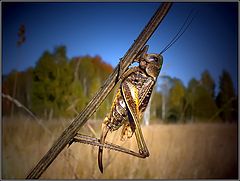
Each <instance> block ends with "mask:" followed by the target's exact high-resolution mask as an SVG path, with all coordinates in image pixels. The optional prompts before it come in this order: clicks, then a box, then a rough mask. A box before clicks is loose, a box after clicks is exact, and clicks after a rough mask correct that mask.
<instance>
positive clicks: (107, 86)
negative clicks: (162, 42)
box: [26, 3, 172, 179]
mask: <svg viewBox="0 0 240 181" xmlns="http://www.w3.org/2000/svg"><path fill="white" fill-rule="evenodd" d="M171 5H172V3H162V5H161V6H160V7H159V8H158V10H157V11H156V13H155V14H154V15H153V17H152V18H151V20H150V21H149V23H148V24H147V25H146V26H145V28H144V29H143V31H142V32H141V34H140V35H139V36H138V38H137V39H136V41H134V43H133V44H132V46H131V47H130V49H129V50H128V51H127V53H126V54H125V55H124V57H123V58H122V59H121V62H120V63H121V66H120V63H119V64H118V66H117V67H116V68H115V69H114V71H113V73H112V74H111V75H110V76H109V77H108V79H107V80H106V81H105V83H104V85H103V86H102V87H101V88H100V89H99V91H98V92H97V93H96V94H95V96H94V97H93V98H92V99H91V100H90V102H89V103H88V105H87V106H86V107H85V109H84V110H83V111H82V112H80V113H79V114H78V115H77V116H76V118H75V119H74V120H73V122H72V123H71V125H70V126H69V127H68V128H66V129H65V131H64V132H63V133H62V135H61V136H60V137H59V138H58V139H57V140H56V141H55V142H54V143H53V145H52V147H51V148H50V150H49V151H48V152H47V153H46V154H45V155H44V156H43V158H42V159H41V160H40V161H39V162H38V164H37V165H36V166H35V167H34V168H33V169H32V170H31V172H30V173H29V174H28V176H27V177H26V178H27V179H37V178H39V177H40V176H41V175H42V173H43V172H44V171H45V170H46V169H47V168H48V166H49V165H50V164H51V163H52V162H53V161H54V159H55V158H56V157H57V156H58V154H59V153H60V152H61V151H62V150H63V149H64V148H65V146H66V145H67V144H68V143H69V142H70V140H71V139H72V138H73V137H74V136H75V135H76V133H77V132H78V130H79V129H80V128H81V127H82V126H83V125H84V124H85V123H86V122H87V120H88V119H89V118H90V117H91V116H92V115H93V113H94V112H96V110H97V108H98V107H99V106H100V105H101V103H102V102H103V101H104V100H105V98H106V97H107V95H108V94H109V93H110V92H111V90H112V89H113V87H114V86H115V85H116V84H117V82H118V81H119V77H120V76H119V70H120V67H121V70H120V72H121V73H124V72H125V71H126V69H127V68H128V66H129V65H130V64H131V63H132V61H133V59H134V58H135V56H136V55H137V53H138V52H139V51H140V50H141V49H142V47H143V46H144V45H145V44H146V42H147V41H148V39H149V38H150V37H151V35H152V34H153V32H154V31H155V30H156V28H157V27H158V25H159V24H160V22H161V21H162V20H163V18H164V17H165V16H166V14H167V12H168V10H169V9H170V7H171Z"/></svg>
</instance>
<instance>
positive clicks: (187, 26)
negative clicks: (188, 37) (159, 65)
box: [160, 10, 197, 54]
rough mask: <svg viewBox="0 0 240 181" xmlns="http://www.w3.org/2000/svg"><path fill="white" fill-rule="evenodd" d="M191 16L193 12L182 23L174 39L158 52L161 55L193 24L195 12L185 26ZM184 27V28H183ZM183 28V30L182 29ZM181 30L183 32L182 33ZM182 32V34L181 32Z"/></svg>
mask: <svg viewBox="0 0 240 181" xmlns="http://www.w3.org/2000/svg"><path fill="white" fill-rule="evenodd" d="M192 14H193V10H192V11H191V12H190V13H189V15H188V17H187V18H186V20H185V21H184V23H183V25H182V26H181V28H180V29H179V31H178V33H177V34H176V35H175V36H174V38H173V39H172V40H171V41H170V42H169V43H168V45H167V46H166V47H165V48H164V49H163V50H162V51H161V52H160V54H163V53H164V52H165V51H167V50H168V49H169V48H170V47H171V46H172V45H173V44H174V43H176V41H177V40H178V39H179V38H180V37H181V36H182V35H183V34H184V33H185V32H186V30H187V29H188V28H189V26H190V25H191V23H192V22H193V20H194V18H195V17H196V14H197V12H195V14H193V16H192V18H191V19H190V21H189V23H188V24H187V25H186V23H187V22H188V19H189V17H190V16H191V15H192ZM185 25H186V26H185ZM183 28H184V29H183ZM182 29H183V31H182ZM181 31H182V32H181Z"/></svg>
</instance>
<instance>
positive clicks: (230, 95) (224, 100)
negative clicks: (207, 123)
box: [216, 70, 238, 122]
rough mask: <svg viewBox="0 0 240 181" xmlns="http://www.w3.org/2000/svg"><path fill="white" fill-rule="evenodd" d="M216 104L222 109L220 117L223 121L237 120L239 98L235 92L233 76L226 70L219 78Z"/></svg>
mask: <svg viewBox="0 0 240 181" xmlns="http://www.w3.org/2000/svg"><path fill="white" fill-rule="evenodd" d="M216 102H217V105H218V107H219V109H221V112H220V117H221V118H222V120H223V121H230V122H232V121H236V120H237V114H238V113H237V112H238V110H237V109H238V108H237V96H236V95H235V92H234V87H233V81H232V79H231V76H230V74H229V73H228V72H227V71H226V70H223V72H222V74H221V76H220V78H219V93H218V95H217V98H216Z"/></svg>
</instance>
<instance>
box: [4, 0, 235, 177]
mask: <svg viewBox="0 0 240 181" xmlns="http://www.w3.org/2000/svg"><path fill="white" fill-rule="evenodd" d="M160 4H161V3H146V2H144V3H133V2H131V3H130V2H127V3H66V2H65V3H11V2H4V3H2V43H3V44H2V50H3V52H2V132H3V137H2V148H3V151H2V177H3V178H5V179H7V178H11V179H14V178H18V179H19V178H25V177H26V175H27V173H29V171H30V170H31V168H33V167H34V166H35V164H36V163H37V161H38V160H39V159H40V158H41V157H42V156H43V155H44V154H45V153H46V151H48V149H49V148H50V147H51V145H52V143H53V142H54V140H56V139H57V138H58V136H59V135H60V134H61V132H62V131H63V130H64V129H65V128H66V127H67V126H68V125H69V124H70V123H71V121H72V119H73V118H74V117H75V116H76V115H77V113H79V112H80V111H81V110H82V109H83V108H84V107H85V106H86V104H87V103H88V101H89V100H90V99H91V97H92V96H93V95H94V94H95V92H96V91H97V90H98V89H99V88H100V87H101V85H102V84H103V82H104V81H105V80H106V78H107V77H108V75H109V74H110V73H111V72H112V71H113V69H114V67H115V66H116V65H117V64H118V62H119V59H120V58H121V57H123V56H124V54H125V52H126V51H127V50H128V48H129V47H130V46H131V45H132V43H133V42H134V40H135V39H136V38H137V36H138V35H139V34H140V32H141V31H142V29H143V28H144V26H145V25H146V24H147V22H148V21H149V20H150V18H151V17H152V15H153V14H154V12H155V11H156V10H157V8H158V7H159V6H160ZM191 11H194V12H196V17H195V19H194V21H193V22H192V24H191V25H190V27H189V28H188V29H187V31H186V32H185V33H184V34H183V35H182V37H181V38H180V39H179V40H178V41H177V42H176V43H175V44H174V45H173V46H171V47H170V48H169V49H168V50H167V51H166V52H164V54H163V57H164V64H163V67H162V71H161V73H160V76H159V78H158V80H157V82H156V86H155V89H154V91H153V95H152V99H151V101H150V104H149V106H148V109H147V110H146V113H145V114H144V117H143V120H142V122H141V124H142V129H143V133H144V137H145V140H146V143H147V145H148V147H149V150H150V154H151V155H150V157H149V158H147V159H139V158H134V157H132V156H129V155H124V154H122V153H114V152H113V151H105V152H104V167H105V172H104V174H101V173H100V172H99V170H98V166H97V148H96V147H92V146H89V145H81V144H73V145H71V146H70V147H69V148H66V149H64V150H63V152H62V153H61V154H60V155H59V156H58V157H57V159H56V160H55V161H54V162H53V163H52V165H51V166H50V167H49V169H48V170H47V171H46V172H45V173H44V174H43V175H42V177H41V178H46V179H81V178H84V179H105V178H110V179H129V178H133V179H134V178H136V179H150V178H152V179H185V178H193V179H194V178H218V179H223V178H237V177H238V142H237V135H238V134H237V133H238V132H237V131H238V130H237V126H238V51H237V48H238V46H237V45H238V3H235V2H231V3H174V4H173V6H172V8H171V9H170V11H169V13H168V14H167V16H166V17H165V19H164V21H163V22H162V23H161V24H160V26H159V27H158V29H157V30H156V31H155V33H154V34H153V35H152V37H151V38H150V40H149V41H148V42H147V44H148V45H149V46H150V48H149V52H150V53H159V52H160V51H161V50H163V49H164V47H166V46H167V44H168V43H169V42H170V41H171V40H172V38H173V37H174V36H175V35H176V33H177V32H178V30H179V29H180V28H181V26H182V24H183V23H184V21H185V19H186V18H187V16H188V15H189V13H190V12H191ZM135 65H136V64H135ZM115 91H116V88H115V89H114V90H113V91H112V92H111V93H110V94H109V95H108V97H107V99H106V100H105V101H104V102H103V104H102V105H101V106H100V108H99V110H98V111H97V112H96V113H95V114H94V115H93V116H92V117H91V119H90V120H89V121H88V123H87V124H86V125H85V126H84V127H83V129H81V130H80V132H81V133H84V134H88V135H93V136H96V137H99V135H100V131H101V130H100V128H101V122H102V120H103V119H104V117H105V116H106V114H107V113H108V112H109V110H110V108H111V104H112V101H113V97H114V95H115ZM120 131H121V130H119V131H117V132H115V133H111V134H109V136H108V138H107V139H108V140H109V141H111V142H114V143H118V144H119V145H123V146H124V147H127V148H131V149H134V150H137V147H136V141H135V137H132V138H131V139H130V140H127V141H126V142H121V141H120V138H119V132H120ZM86 158H87V159H86Z"/></svg>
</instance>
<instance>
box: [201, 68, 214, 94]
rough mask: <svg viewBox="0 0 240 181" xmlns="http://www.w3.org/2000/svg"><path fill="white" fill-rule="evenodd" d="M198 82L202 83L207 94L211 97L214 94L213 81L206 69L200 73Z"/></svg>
mask: <svg viewBox="0 0 240 181" xmlns="http://www.w3.org/2000/svg"><path fill="white" fill-rule="evenodd" d="M200 82H201V84H202V85H203V87H204V88H205V89H206V90H207V91H208V92H209V94H210V95H211V96H212V97H214V96H215V94H214V93H215V82H214V80H213V78H212V77H211V75H210V73H209V72H208V71H207V70H205V71H204V72H203V73H202V74H201V80H200Z"/></svg>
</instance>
